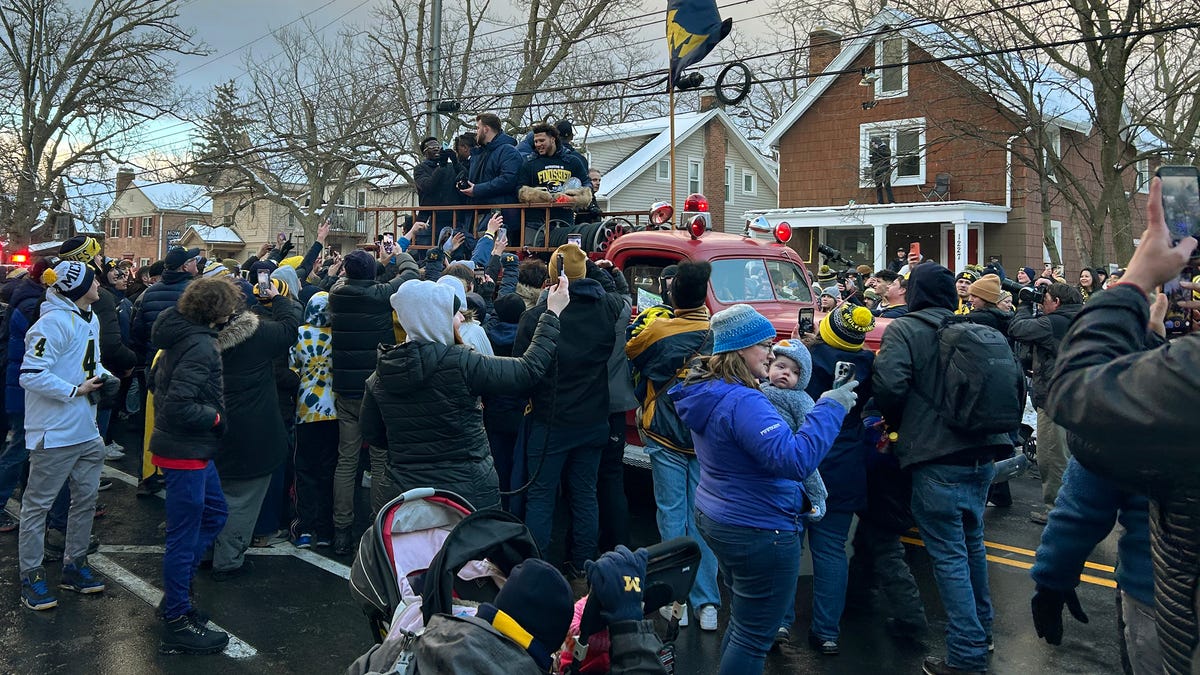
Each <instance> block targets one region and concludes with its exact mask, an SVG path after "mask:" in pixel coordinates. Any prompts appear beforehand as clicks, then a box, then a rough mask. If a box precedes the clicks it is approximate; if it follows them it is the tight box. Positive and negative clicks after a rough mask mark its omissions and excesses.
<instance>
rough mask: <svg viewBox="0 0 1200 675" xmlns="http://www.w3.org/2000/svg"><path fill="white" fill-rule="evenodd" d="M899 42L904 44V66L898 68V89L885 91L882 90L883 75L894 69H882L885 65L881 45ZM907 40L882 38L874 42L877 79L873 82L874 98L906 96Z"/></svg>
mask: <svg viewBox="0 0 1200 675" xmlns="http://www.w3.org/2000/svg"><path fill="white" fill-rule="evenodd" d="M893 40H899V41H901V42H902V43H903V44H904V55H903V57H902V61H901V62H902V63H905V64H906V65H903V66H900V88H899V89H896V90H893V91H885V90H884V88H883V74H884V72H886V71H894V70H896V69H895V68H887V69H884V68H882V66H884V65H887V64H885V63H884V60H883V45H884V43H885V42H890V41H893ZM907 61H908V40H905V39H904V38H902V37H882V38H879V39H878V40H876V41H875V68H876V70H875V74H876V75H878V76H879V77H878V79H876V80H875V98H898V97H900V96H908V65H907Z"/></svg>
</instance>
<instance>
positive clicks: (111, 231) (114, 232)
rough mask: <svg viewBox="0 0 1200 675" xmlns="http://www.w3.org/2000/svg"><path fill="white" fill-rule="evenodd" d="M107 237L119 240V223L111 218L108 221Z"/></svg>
mask: <svg viewBox="0 0 1200 675" xmlns="http://www.w3.org/2000/svg"><path fill="white" fill-rule="evenodd" d="M108 236H110V237H113V238H114V239H115V238H119V237H120V236H121V221H120V220H117V219H116V218H111V219H109V221H108Z"/></svg>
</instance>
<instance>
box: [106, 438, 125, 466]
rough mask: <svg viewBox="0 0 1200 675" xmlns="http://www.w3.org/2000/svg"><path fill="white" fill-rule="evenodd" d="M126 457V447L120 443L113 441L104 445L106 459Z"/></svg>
mask: <svg viewBox="0 0 1200 675" xmlns="http://www.w3.org/2000/svg"><path fill="white" fill-rule="evenodd" d="M124 458H125V448H124V446H122V445H121V444H120V443H118V442H116V441H113V442H112V443H109V444H108V445H106V446H104V461H106V462H108V461H112V460H115V459H124Z"/></svg>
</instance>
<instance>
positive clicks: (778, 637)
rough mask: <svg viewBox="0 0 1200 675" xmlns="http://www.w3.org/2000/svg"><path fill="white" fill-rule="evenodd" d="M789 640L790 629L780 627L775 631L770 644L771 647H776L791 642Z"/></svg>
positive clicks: (790, 638) (790, 636) (790, 637)
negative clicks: (773, 639)
mask: <svg viewBox="0 0 1200 675" xmlns="http://www.w3.org/2000/svg"><path fill="white" fill-rule="evenodd" d="M791 640H792V631H790V630H788V629H787V628H783V627H781V628H780V629H779V630H777V631H775V641H774V642H773V643H772V644H771V649H777V648H779V647H782V646H784V645H786V644H787V643H789V642H791Z"/></svg>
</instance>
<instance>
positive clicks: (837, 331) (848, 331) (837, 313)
mask: <svg viewBox="0 0 1200 675" xmlns="http://www.w3.org/2000/svg"><path fill="white" fill-rule="evenodd" d="M874 328H875V315H874V314H872V313H871V310H869V309H867V308H866V307H863V306H861V305H854V304H851V303H848V302H843V303H842V304H840V305H838V306H837V307H834V308H833V311H832V312H830V313H829V314H828V315H826V316H825V318H824V319H822V320H821V326H820V328H819V331H820V333H821V340H823V341H824V342H825V344H827V345H829V346H830V347H835V348H837V349H841V350H843V351H847V352H857V351H859V350H861V349H862V346H863V342H864V341H865V340H866V339H867V333H870V332H871V330H872V329H874Z"/></svg>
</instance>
